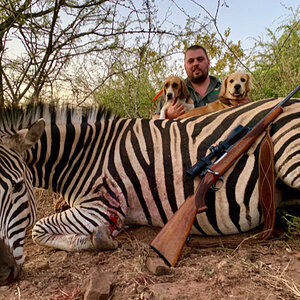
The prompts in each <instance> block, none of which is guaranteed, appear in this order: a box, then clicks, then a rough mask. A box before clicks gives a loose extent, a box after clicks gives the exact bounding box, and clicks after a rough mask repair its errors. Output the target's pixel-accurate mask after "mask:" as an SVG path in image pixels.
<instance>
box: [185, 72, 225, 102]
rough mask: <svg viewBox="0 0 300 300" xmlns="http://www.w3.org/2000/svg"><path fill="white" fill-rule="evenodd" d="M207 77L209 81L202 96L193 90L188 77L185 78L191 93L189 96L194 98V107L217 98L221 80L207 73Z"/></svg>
mask: <svg viewBox="0 0 300 300" xmlns="http://www.w3.org/2000/svg"><path fill="white" fill-rule="evenodd" d="M209 78H210V83H209V86H208V88H207V91H206V93H205V95H204V97H203V98H202V97H201V96H200V95H199V94H198V92H196V91H195V90H194V88H193V86H192V84H191V82H190V81H189V80H188V79H186V80H185V83H186V85H187V87H188V90H189V92H190V94H191V98H192V99H193V100H194V104H195V107H199V106H203V105H206V104H207V103H211V102H214V101H216V100H218V98H219V92H220V88H221V81H220V80H219V79H218V78H216V77H214V76H211V75H209Z"/></svg>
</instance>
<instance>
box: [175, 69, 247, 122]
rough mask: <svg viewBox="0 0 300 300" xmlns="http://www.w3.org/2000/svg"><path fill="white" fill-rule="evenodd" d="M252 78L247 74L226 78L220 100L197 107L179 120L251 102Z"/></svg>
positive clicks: (236, 74) (238, 73)
mask: <svg viewBox="0 0 300 300" xmlns="http://www.w3.org/2000/svg"><path fill="white" fill-rule="evenodd" d="M250 90H251V78H250V75H249V74H247V73H241V72H235V73H232V74H229V75H228V76H226V77H225V79H224V80H223V82H222V86H221V90H220V93H219V99H218V100H217V101H214V102H212V103H208V104H207V105H204V106H201V107H197V108H195V109H193V110H191V111H189V112H186V113H184V114H182V115H181V116H179V117H178V118H177V119H183V118H188V117H192V116H199V115H204V114H207V113H211V112H215V111H218V110H222V109H225V108H228V107H232V106H236V105H238V104H245V103H248V102H250V98H249V92H250Z"/></svg>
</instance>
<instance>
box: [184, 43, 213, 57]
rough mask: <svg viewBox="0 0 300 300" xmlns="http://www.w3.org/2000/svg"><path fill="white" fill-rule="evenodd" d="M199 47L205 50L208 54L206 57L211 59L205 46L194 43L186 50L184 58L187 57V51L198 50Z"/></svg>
mask: <svg viewBox="0 0 300 300" xmlns="http://www.w3.org/2000/svg"><path fill="white" fill-rule="evenodd" d="M198 49H201V50H203V52H204V53H205V55H206V58H207V59H209V58H208V55H207V51H206V49H205V48H204V47H202V46H200V45H192V46H190V47H188V48H187V49H186V50H185V53H184V59H185V56H186V53H187V52H188V51H189V50H198Z"/></svg>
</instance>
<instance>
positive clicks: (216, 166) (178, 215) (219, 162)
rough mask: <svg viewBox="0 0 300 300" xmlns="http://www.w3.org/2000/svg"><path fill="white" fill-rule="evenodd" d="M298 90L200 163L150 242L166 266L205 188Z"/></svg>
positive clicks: (202, 204) (199, 205) (174, 257)
mask: <svg viewBox="0 0 300 300" xmlns="http://www.w3.org/2000/svg"><path fill="white" fill-rule="evenodd" d="M299 90H300V85H299V86H298V87H297V88H296V89H295V90H293V91H292V92H291V93H290V94H289V95H288V96H287V97H286V98H284V99H283V100H282V101H281V102H280V103H278V104H277V105H276V106H275V107H274V108H273V109H272V110H271V111H270V112H269V113H268V114H267V115H266V116H265V117H264V118H263V119H262V120H260V121H259V122H258V123H257V124H256V125H255V126H254V127H253V128H252V129H251V130H248V132H247V133H246V134H245V135H244V136H243V137H242V138H240V139H239V140H238V141H237V142H236V143H235V144H234V145H231V146H230V147H225V148H223V150H224V151H221V152H223V153H222V154H221V156H220V157H219V158H218V157H217V159H216V161H215V162H214V163H212V164H211V165H209V163H208V166H207V164H206V163H204V166H205V168H206V169H205V172H204V174H202V175H203V177H202V179H201V180H200V183H199V184H198V186H197V188H196V191H195V193H194V194H193V195H190V196H189V197H188V198H187V199H186V200H185V202H184V203H183V204H182V205H181V206H180V207H179V209H178V210H177V211H176V212H175V214H174V215H173V216H172V217H171V219H170V220H169V221H168V222H167V223H166V224H165V226H164V227H163V228H162V229H161V230H160V232H159V233H158V234H157V235H156V237H155V238H154V239H153V241H152V242H151V244H150V246H151V248H152V249H153V250H154V251H155V252H156V253H157V254H158V255H159V256H160V257H161V258H162V259H163V260H164V261H165V263H166V264H167V265H169V266H172V267H174V266H175V264H176V262H177V260H178V258H179V256H180V253H181V251H182V248H183V247H184V244H185V242H186V239H187V237H188V235H189V233H190V230H191V228H192V225H193V223H194V220H195V218H196V215H197V214H198V213H201V212H204V211H206V210H207V206H206V204H205V196H206V193H207V191H208V189H209V188H211V187H212V186H213V185H214V184H215V183H216V182H217V181H218V180H219V179H222V177H221V176H222V175H223V174H224V173H225V171H226V170H228V168H229V167H230V166H231V165H232V164H233V163H234V162H235V161H236V160H237V159H238V158H239V157H240V156H241V155H242V154H243V153H244V152H246V151H247V150H248V149H249V147H250V146H251V145H252V144H253V143H254V142H255V141H256V139H257V138H258V137H259V136H260V135H261V134H262V133H263V132H264V131H265V130H266V128H267V127H268V126H269V125H270V124H271V123H272V122H273V121H274V120H275V119H276V118H277V117H278V116H279V115H280V114H281V113H282V111H283V108H282V106H283V105H284V104H285V103H286V102H287V101H288V100H289V99H290V98H291V97H292V96H293V95H294V94H295V93H297V92H298V91H299ZM235 130H237V129H235ZM239 134H240V133H238V135H239ZM231 135H233V136H235V134H234V133H231ZM242 135H243V134H242ZM231 138H232V136H231V137H230V136H229V137H228V139H229V140H231V141H232V140H234V139H235V138H236V137H234V138H233V139H231ZM228 139H227V141H228ZM218 154H219V153H217V155H218ZM214 155H215V154H211V156H214ZM210 158H212V157H210ZM200 161H201V160H200ZM204 161H205V159H204ZM200 164H201V163H200ZM194 167H195V166H194ZM194 167H193V168H194ZM202 167H203V165H201V167H200V169H201V168H202ZM193 168H192V169H193ZM197 172H198V171H197ZM202 173H203V172H202ZM194 175H195V172H193V171H192V176H194Z"/></svg>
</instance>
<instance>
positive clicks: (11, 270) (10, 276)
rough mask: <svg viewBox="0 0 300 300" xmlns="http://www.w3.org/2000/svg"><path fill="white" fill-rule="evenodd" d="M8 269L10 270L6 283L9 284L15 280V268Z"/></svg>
mask: <svg viewBox="0 0 300 300" xmlns="http://www.w3.org/2000/svg"><path fill="white" fill-rule="evenodd" d="M9 269H10V273H9V275H8V277H7V279H6V281H7V283H10V282H12V281H14V280H15V268H13V267H10V268H9Z"/></svg>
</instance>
